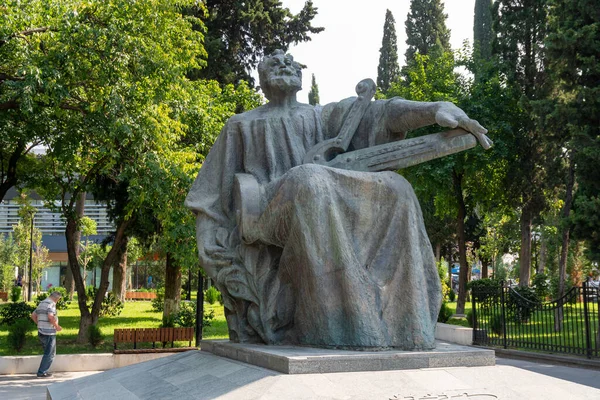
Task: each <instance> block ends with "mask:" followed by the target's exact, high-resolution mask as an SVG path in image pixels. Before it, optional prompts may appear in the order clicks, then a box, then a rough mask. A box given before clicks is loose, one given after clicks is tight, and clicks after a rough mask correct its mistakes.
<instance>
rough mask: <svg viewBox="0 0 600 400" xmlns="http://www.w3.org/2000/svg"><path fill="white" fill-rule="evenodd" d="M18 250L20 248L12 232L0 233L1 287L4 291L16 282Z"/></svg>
mask: <svg viewBox="0 0 600 400" xmlns="http://www.w3.org/2000/svg"><path fill="white" fill-rule="evenodd" d="M18 252H19V249H18V246H17V243H16V242H15V240H14V238H13V234H12V233H10V232H9V234H8V235H0V289H1V290H2V291H4V292H7V291H8V289H9V288H10V287H11V286H12V285H13V284H14V281H15V266H16V265H18Z"/></svg>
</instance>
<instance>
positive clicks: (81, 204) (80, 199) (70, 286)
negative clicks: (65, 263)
mask: <svg viewBox="0 0 600 400" xmlns="http://www.w3.org/2000/svg"><path fill="white" fill-rule="evenodd" d="M84 211H85V193H80V194H79V195H78V196H77V201H76V202H75V218H76V219H77V221H79V220H80V219H81V218H82V217H83V214H84ZM78 227H79V225H78V224H76V225H75V231H74V232H73V233H72V234H73V238H72V239H73V240H74V241H75V257H76V259H77V268H80V266H79V251H80V250H81V249H80V247H79V243H80V241H81V230H80V229H78ZM67 254H68V251H67ZM69 266H70V268H67V271H66V274H65V289H67V294H68V296H69V300H71V301H73V292H74V291H75V285H76V284H75V279H76V278H75V274H74V273H73V269H72V268H73V265H72V264H71V262H69ZM84 273H85V272H84ZM82 282H83V292H84V293H85V275H84V276H83V277H82ZM77 295H78V296H79V292H77ZM84 299H85V296H84ZM82 319H83V318H82Z"/></svg>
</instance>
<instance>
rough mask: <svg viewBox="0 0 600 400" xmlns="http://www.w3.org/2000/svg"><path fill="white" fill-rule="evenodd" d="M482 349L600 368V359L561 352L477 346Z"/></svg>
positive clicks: (514, 357) (504, 354)
mask: <svg viewBox="0 0 600 400" xmlns="http://www.w3.org/2000/svg"><path fill="white" fill-rule="evenodd" d="M477 347H479V348H482V349H488V350H494V351H495V352H496V356H497V357H502V358H512V359H516V360H526V361H538V362H539V361H545V362H548V363H550V364H558V365H562V366H571V367H580V368H590V369H597V370H600V360H598V359H594V360H589V359H587V358H583V357H574V356H568V355H559V354H546V353H536V352H533V351H523V350H513V349H499V348H496V347H484V346H477Z"/></svg>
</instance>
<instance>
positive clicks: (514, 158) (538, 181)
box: [493, 0, 549, 286]
mask: <svg viewBox="0 0 600 400" xmlns="http://www.w3.org/2000/svg"><path fill="white" fill-rule="evenodd" d="M547 8H548V0H525V1H523V0H497V1H496V2H495V3H494V10H493V16H494V31H495V34H496V38H495V40H494V43H493V51H494V53H495V54H494V55H495V56H497V57H498V61H499V70H500V72H501V75H502V76H503V77H504V79H505V80H506V82H507V83H508V85H507V87H506V89H505V92H506V93H511V94H512V95H513V96H515V98H517V99H519V105H520V106H521V108H522V117H521V118H517V119H514V120H512V121H511V125H512V135H510V136H509V137H506V139H507V142H510V144H509V146H510V151H509V153H508V155H507V161H508V172H507V175H506V182H504V186H505V187H506V190H507V192H509V193H511V196H510V197H511V198H512V199H513V204H512V206H513V207H515V208H517V209H520V210H521V218H520V225H521V250H520V254H519V264H520V267H519V274H520V276H519V284H520V285H521V286H528V285H529V281H530V276H531V256H532V249H531V233H532V225H533V221H534V219H536V218H538V217H539V215H540V213H541V212H542V211H543V210H544V209H545V208H546V207H547V198H546V195H545V189H546V187H545V186H546V185H548V182H549V181H548V180H547V178H548V177H547V174H546V172H547V168H545V167H546V166H545V165H544V163H545V155H544V153H543V151H542V145H543V143H544V135H543V134H542V129H540V127H539V126H537V125H536V121H535V118H534V114H533V106H534V102H537V101H541V100H543V99H544V98H546V97H547V94H548V93H547V89H548V87H547V85H546V70H545V65H546V60H545V46H544V39H545V36H546V24H547V20H546V12H547ZM515 177H518V179H515Z"/></svg>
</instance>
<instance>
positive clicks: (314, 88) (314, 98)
mask: <svg viewBox="0 0 600 400" xmlns="http://www.w3.org/2000/svg"><path fill="white" fill-rule="evenodd" d="M319 102H320V99H319V85H317V80H316V79H315V74H312V83H311V85H310V91H309V92H308V104H310V105H312V106H316V105H317V104H319Z"/></svg>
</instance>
